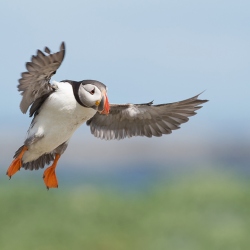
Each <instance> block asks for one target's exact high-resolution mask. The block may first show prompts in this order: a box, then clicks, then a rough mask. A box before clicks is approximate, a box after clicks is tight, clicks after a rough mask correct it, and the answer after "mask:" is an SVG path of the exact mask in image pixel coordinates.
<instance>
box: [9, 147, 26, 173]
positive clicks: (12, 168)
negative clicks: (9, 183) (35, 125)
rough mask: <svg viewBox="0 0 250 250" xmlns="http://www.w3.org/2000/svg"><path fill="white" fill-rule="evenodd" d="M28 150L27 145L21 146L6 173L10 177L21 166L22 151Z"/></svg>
mask: <svg viewBox="0 0 250 250" xmlns="http://www.w3.org/2000/svg"><path fill="white" fill-rule="evenodd" d="M27 150H28V147H27V146H23V148H22V150H21V152H20V154H19V155H18V156H17V157H16V158H15V159H14V160H13V161H12V162H11V164H10V166H9V168H8V170H7V172H6V175H8V176H9V177H10V178H11V176H12V175H14V174H15V173H16V172H17V171H18V170H20V168H21V166H22V157H23V155H24V153H25V152H26V151H27Z"/></svg>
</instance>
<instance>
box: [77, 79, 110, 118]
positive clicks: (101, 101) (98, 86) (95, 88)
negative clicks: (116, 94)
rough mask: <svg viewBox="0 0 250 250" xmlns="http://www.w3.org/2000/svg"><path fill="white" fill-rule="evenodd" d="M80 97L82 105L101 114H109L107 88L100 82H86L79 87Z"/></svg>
mask: <svg viewBox="0 0 250 250" xmlns="http://www.w3.org/2000/svg"><path fill="white" fill-rule="evenodd" d="M78 95H79V99H80V101H81V103H82V104H83V105H84V106H86V107H89V108H93V109H95V110H97V111H98V112H100V113H101V114H105V115H107V114H108V113H109V108H110V107H109V101H108V97H107V88H106V86H105V85H104V84H103V83H101V82H98V81H94V80H84V81H82V82H81V85H80V86H79V90H78Z"/></svg>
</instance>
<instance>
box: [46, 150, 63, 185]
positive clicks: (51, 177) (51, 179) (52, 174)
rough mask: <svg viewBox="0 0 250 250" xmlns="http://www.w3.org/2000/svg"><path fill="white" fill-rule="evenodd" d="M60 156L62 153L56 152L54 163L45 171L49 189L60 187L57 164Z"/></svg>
mask: <svg viewBox="0 0 250 250" xmlns="http://www.w3.org/2000/svg"><path fill="white" fill-rule="evenodd" d="M60 156H61V155H60V154H56V157H55V159H54V162H53V164H52V165H51V166H50V167H48V168H47V169H46V170H45V171H44V174H43V181H44V183H45V185H46V187H47V189H49V188H58V182H57V178H56V165H57V162H58V160H59V158H60Z"/></svg>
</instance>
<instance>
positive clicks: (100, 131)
mask: <svg viewBox="0 0 250 250" xmlns="http://www.w3.org/2000/svg"><path fill="white" fill-rule="evenodd" d="M198 97H199V95H196V96H194V97H192V98H189V99H186V100H183V101H180V102H174V103H167V104H159V105H152V102H150V103H144V104H111V105H110V113H109V115H102V114H100V113H96V114H95V116H94V117H92V118H91V119H90V120H88V122H87V125H89V126H90V131H91V133H92V134H93V135H94V136H95V137H98V138H101V139H105V140H113V139H117V140H120V139H123V138H126V137H128V138H129V137H132V136H146V137H152V136H157V137H159V136H162V135H163V134H170V133H172V130H176V129H179V128H180V125H181V124H182V123H185V122H187V121H188V120H189V117H190V116H193V115H195V114H196V112H195V111H196V110H198V109H200V108H201V107H202V106H200V105H201V104H202V103H205V102H207V100H200V99H198Z"/></svg>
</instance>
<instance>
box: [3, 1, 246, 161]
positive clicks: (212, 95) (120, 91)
mask: <svg viewBox="0 0 250 250" xmlns="http://www.w3.org/2000/svg"><path fill="white" fill-rule="evenodd" d="M249 13H250V2H249V1H220V0H218V1H213V0H210V1H195V0H194V1H192V0H191V1H184V0H182V1H166V0H165V1H163V0H162V1H160V0H154V1H131V0H127V1H112V0H108V1H82V0H81V1H80V0H79V1H77V0H72V1H62V0H60V1H57V0H56V1H47V0H46V1H31V0H23V1H17V0H8V1H5V0H3V1H1V3H0V30H1V33H2V35H1V50H0V65H1V67H0V72H1V83H0V85H1V99H0V105H1V107H2V108H1V117H2V118H1V125H0V126H1V128H2V131H3V132H2V133H3V134H2V137H4V138H6V140H8V138H9V137H8V136H13V137H15V138H17V140H18V141H17V142H16V141H15V142H13V140H11V142H8V143H10V144H11V143H14V144H15V146H13V148H14V149H16V148H17V147H18V146H19V144H21V143H22V139H23V138H24V134H25V131H26V127H28V125H29V122H30V119H29V118H28V116H27V115H26V116H25V115H23V114H21V112H20V110H19V102H20V99H21V98H20V96H19V93H18V92H17V89H16V85H17V84H18V81H17V80H18V79H19V78H20V73H21V72H23V71H25V67H24V64H25V62H27V61H29V60H30V57H31V55H33V54H34V53H35V52H36V50H37V49H43V48H44V47H45V46H48V47H49V48H51V50H52V51H54V52H55V51H57V50H58V48H59V45H60V43H61V41H65V42H66V57H65V60H64V62H63V64H62V66H61V68H60V69H59V70H58V73H57V74H56V75H55V76H54V78H53V79H54V80H63V79H72V80H83V79H96V80H99V81H101V82H103V83H104V84H106V85H107V86H108V89H109V92H108V95H109V100H110V102H112V103H127V102H132V103H140V102H147V101H151V100H154V102H155V103H156V104H158V103H166V102H173V101H179V100H182V99H185V98H188V97H191V96H194V95H196V94H198V93H200V92H202V91H203V90H206V91H205V92H204V93H203V94H202V96H201V98H204V99H209V100H210V102H209V103H207V104H205V106H204V108H203V109H202V110H200V111H199V113H198V115H197V116H195V117H193V118H192V119H191V121H190V122H189V123H188V124H185V125H183V126H182V129H181V130H180V131H182V130H183V131H182V132H180V131H176V132H175V133H174V136H175V137H174V138H173V136H172V135H171V136H170V139H168V137H164V139H162V138H161V139H159V138H156V139H152V142H150V143H154V144H155V145H158V147H160V146H161V145H162V143H165V142H169V140H170V141H171V140H173V141H174V140H177V141H178V140H179V141H180V142H181V138H188V140H190V141H192V140H193V139H192V138H195V140H197V138H201V139H200V140H201V141H202V140H205V139H204V138H210V139H211V137H212V138H213V139H214V140H218V141H220V140H222V139H223V138H224V139H225V138H227V136H232V137H235V138H237V137H239V138H242V139H243V140H249V139H250V131H249V124H250V115H249V111H248V106H249V104H248V102H249V95H250V87H249V84H250V81H249V80H250V79H249V78H250V77H249V72H250V27H249V24H250V15H249ZM19 133H20V134H21V136H20V138H19V137H16V136H17V134H18V135H19ZM87 133H88V128H86V127H84V128H80V132H78V134H77V137H74V138H75V139H74V140H75V141H77V140H80V139H79V137H80V136H83V139H82V140H83V141H84V135H85V134H87ZM190 135H193V137H192V136H190ZM182 136H183V137H182ZM185 136H186V137H185ZM166 138H167V139H166ZM88 140H92V139H91V137H90V136H88ZM137 141H138V140H137V139H136V140H134V141H133V143H135V142H137ZM93 142H94V143H97V141H96V140H95V139H93ZM143 142H144V141H143ZM139 143H141V141H140V140H139ZM147 143H149V141H147ZM157 143H158V144H157ZM200 143H201V142H200ZM125 144H126V145H129V144H128V142H125ZM125 144H124V145H125ZM3 145H4V144H2V145H1V147H2V146H3ZM11 145H12V144H11ZM114 145H116V144H114ZM11 150H12V151H13V149H12V148H11ZM6 152H7V151H6ZM11 154H12V152H11ZM8 156H9V155H8Z"/></svg>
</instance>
